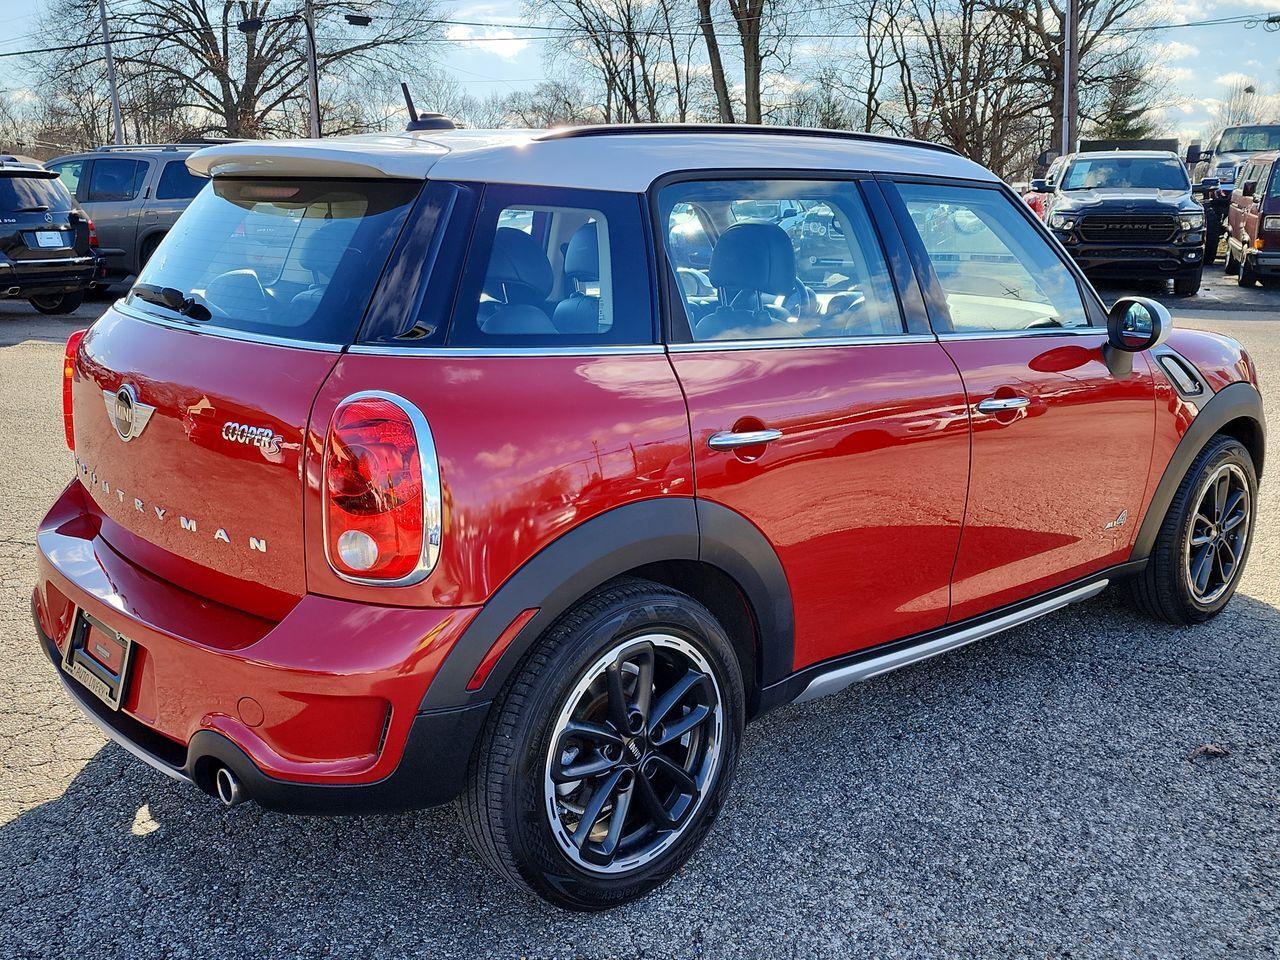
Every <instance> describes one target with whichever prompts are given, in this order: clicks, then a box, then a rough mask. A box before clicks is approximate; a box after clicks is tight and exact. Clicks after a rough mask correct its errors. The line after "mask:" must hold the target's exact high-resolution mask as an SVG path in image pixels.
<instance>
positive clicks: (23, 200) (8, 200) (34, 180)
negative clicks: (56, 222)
mask: <svg viewBox="0 0 1280 960" xmlns="http://www.w3.org/2000/svg"><path fill="white" fill-rule="evenodd" d="M71 207H72V202H71V195H70V194H69V193H67V188H66V187H64V186H63V185H62V181H61V180H59V179H58V178H57V177H49V176H43V177H32V176H23V175H21V174H13V173H9V174H0V213H5V214H9V213H39V212H41V211H49V212H51V213H58V212H65V211H67V210H70V209H71Z"/></svg>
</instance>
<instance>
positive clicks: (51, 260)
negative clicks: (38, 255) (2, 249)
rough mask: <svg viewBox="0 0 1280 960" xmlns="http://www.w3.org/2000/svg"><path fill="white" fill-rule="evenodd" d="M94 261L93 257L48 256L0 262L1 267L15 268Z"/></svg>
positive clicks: (84, 263) (83, 265)
mask: <svg viewBox="0 0 1280 960" xmlns="http://www.w3.org/2000/svg"><path fill="white" fill-rule="evenodd" d="M93 261H94V258H93V257H46V258H43V259H40V260H8V261H5V262H4V263H0V267H9V268H11V269H13V270H17V269H18V268H19V267H43V266H48V265H49V264H54V265H55V266H60V267H87V266H88V265H89V264H91V263H93Z"/></svg>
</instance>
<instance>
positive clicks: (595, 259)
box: [564, 222, 600, 282]
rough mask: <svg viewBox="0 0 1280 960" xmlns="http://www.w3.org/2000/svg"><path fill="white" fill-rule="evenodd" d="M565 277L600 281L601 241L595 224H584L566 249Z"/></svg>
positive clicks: (571, 238) (576, 231)
mask: <svg viewBox="0 0 1280 960" xmlns="http://www.w3.org/2000/svg"><path fill="white" fill-rule="evenodd" d="M564 275H565V279H567V280H576V281H579V282H582V281H588V282H589V281H594V280H599V279H600V241H599V239H598V236H597V234H596V225H595V223H594V222H593V223H584V224H583V225H582V226H580V227H579V228H578V229H577V230H575V231H573V236H572V237H570V238H569V242H568V244H566V245H565V248H564Z"/></svg>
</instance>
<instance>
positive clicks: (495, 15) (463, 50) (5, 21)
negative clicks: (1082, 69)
mask: <svg viewBox="0 0 1280 960" xmlns="http://www.w3.org/2000/svg"><path fill="white" fill-rule="evenodd" d="M38 3H39V0H0V52H5V51H10V50H17V49H22V48H26V47H30V46H38V45H39V44H40V43H41V40H42V38H41V37H40V36H39V35H33V31H34V18H33V15H34V13H35V10H36V8H37V6H38ZM109 6H110V0H108V7H109ZM691 6H692V5H691ZM447 9H449V11H450V14H449V15H450V16H451V17H452V18H453V19H457V20H468V21H481V22H485V23H514V22H518V21H519V20H520V19H521V18H520V11H519V4H518V3H517V2H509V0H508V2H502V0H495V2H481V3H461V4H457V5H452V6H449V7H447ZM1152 10H1153V12H1154V13H1156V14H1157V15H1159V14H1160V13H1161V12H1163V19H1164V20H1165V21H1166V22H1169V23H1185V22H1188V21H1197V20H1204V19H1210V18H1217V17H1230V16H1241V15H1257V16H1259V17H1265V16H1266V15H1267V14H1269V13H1280V0H1224V2H1219V0H1152ZM448 36H449V38H450V39H451V41H452V42H450V43H448V44H441V45H440V46H439V47H438V48H437V49H439V50H440V51H441V61H440V65H441V66H442V67H443V68H444V69H445V70H447V71H448V72H449V73H450V74H451V75H452V76H453V77H454V79H456V80H457V81H458V83H460V84H461V85H462V86H463V87H464V88H465V89H466V90H467V91H468V92H470V93H472V94H474V95H476V96H484V95H486V94H488V93H490V92H493V91H503V90H510V89H516V88H520V87H526V86H529V85H531V84H533V83H536V82H537V80H538V79H539V78H540V77H542V76H543V73H544V66H543V55H542V53H543V48H544V47H545V46H546V44H545V43H542V42H539V41H536V40H529V39H525V38H527V37H528V36H529V33H528V32H526V31H521V30H519V29H512V28H509V27H504V26H492V27H464V26H456V27H452V28H450V30H449V33H448ZM1147 37H1148V38H1149V40H1148V42H1150V43H1153V44H1157V45H1158V46H1159V51H1158V60H1159V62H1160V64H1161V65H1162V66H1161V70H1162V71H1163V74H1164V76H1163V80H1164V81H1165V86H1166V89H1167V91H1168V97H1169V100H1170V101H1171V105H1170V107H1169V108H1168V109H1167V111H1166V120H1167V122H1168V123H1169V125H1170V127H1171V129H1172V131H1173V132H1174V133H1176V134H1178V135H1180V136H1182V137H1183V138H1184V139H1193V138H1195V137H1198V136H1199V135H1200V134H1201V133H1203V132H1204V131H1205V129H1206V127H1207V126H1208V125H1209V123H1210V111H1211V109H1212V106H1213V102H1214V101H1215V100H1216V99H1217V98H1220V97H1222V96H1224V95H1225V94H1226V93H1227V91H1228V90H1229V88H1230V85H1231V83H1232V82H1233V81H1234V80H1236V79H1238V78H1240V77H1247V78H1249V79H1250V80H1251V81H1253V82H1255V83H1256V84H1257V86H1258V88H1259V90H1260V91H1262V92H1264V93H1267V94H1276V93H1277V90H1278V88H1280V32H1268V31H1266V30H1265V29H1264V28H1263V27H1262V26H1261V25H1258V26H1255V27H1254V28H1252V29H1249V28H1247V27H1246V26H1244V25H1240V24H1232V25H1224V26H1212V27H1187V28H1181V29H1171V30H1165V31H1161V32H1159V33H1152V34H1148V35H1147ZM21 86H22V77H21V72H20V70H18V69H17V63H16V61H15V60H8V61H5V60H0V89H9V90H12V89H18V88H21ZM418 106H419V108H420V109H429V108H430V105H429V104H421V103H420V104H419V105H418ZM1277 112H1280V111H1277Z"/></svg>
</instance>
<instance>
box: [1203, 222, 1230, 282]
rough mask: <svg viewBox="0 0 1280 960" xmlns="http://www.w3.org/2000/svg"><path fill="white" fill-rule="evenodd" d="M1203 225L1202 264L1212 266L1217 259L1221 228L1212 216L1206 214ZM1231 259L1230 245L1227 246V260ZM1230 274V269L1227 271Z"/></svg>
mask: <svg viewBox="0 0 1280 960" xmlns="http://www.w3.org/2000/svg"><path fill="white" fill-rule="evenodd" d="M1205 220H1206V221H1207V222H1206V223H1205V225H1204V229H1205V232H1204V262H1205V263H1207V264H1210V265H1212V264H1213V262H1214V261H1215V260H1217V259H1218V241H1219V240H1220V239H1221V237H1222V228H1221V227H1220V226H1219V225H1218V223H1217V222H1216V221H1215V220H1214V218H1213V215H1212V214H1206V216H1205ZM1230 258H1231V250H1230V244H1228V250H1227V259H1228V260H1230ZM1227 272H1228V273H1230V272H1231V270H1230V269H1228V270H1227Z"/></svg>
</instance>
